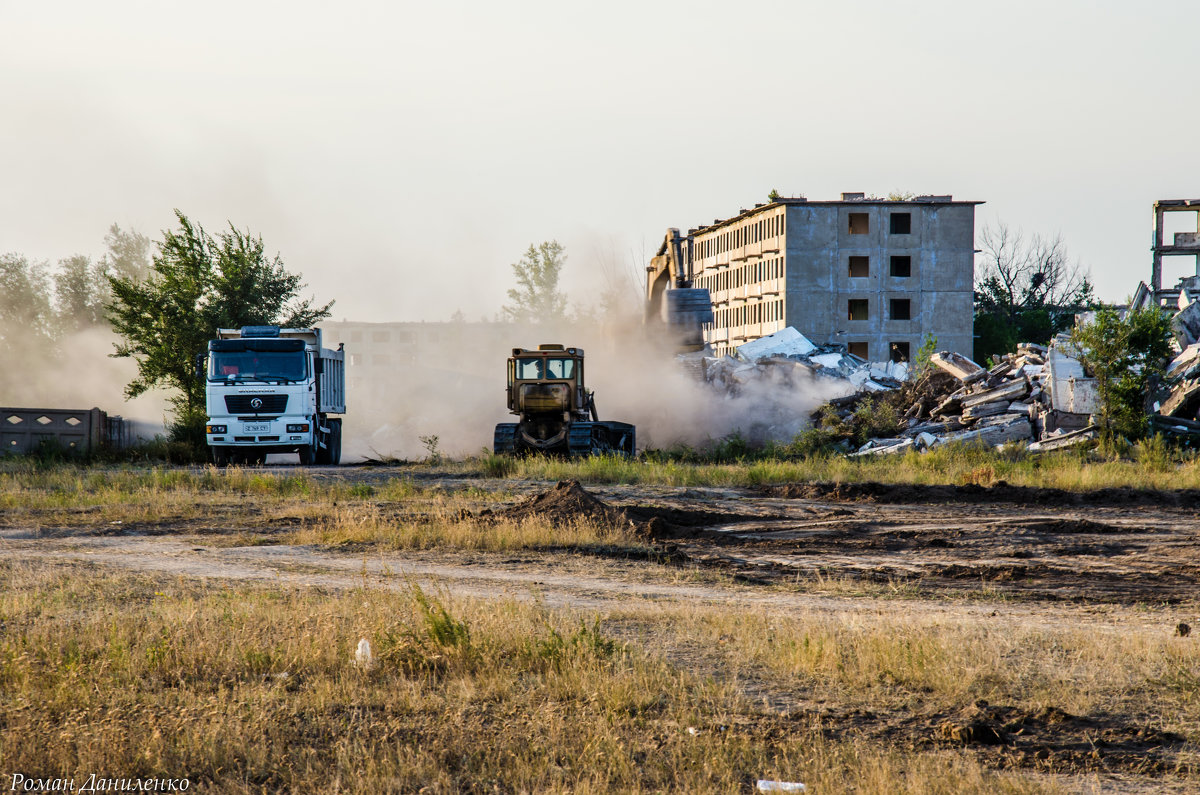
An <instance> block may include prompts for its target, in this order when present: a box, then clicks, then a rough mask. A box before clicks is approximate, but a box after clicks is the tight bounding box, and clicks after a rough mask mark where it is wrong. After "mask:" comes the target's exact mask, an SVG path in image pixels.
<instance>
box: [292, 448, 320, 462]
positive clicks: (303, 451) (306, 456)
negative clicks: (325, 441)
mask: <svg viewBox="0 0 1200 795" xmlns="http://www.w3.org/2000/svg"><path fill="white" fill-rule="evenodd" d="M296 452H297V453H299V454H300V466H302V467H310V466H312V465H313V464H315V463H317V448H316V446H315V445H311V444H306V445H301V447H300V449H299V450H297V451H296Z"/></svg>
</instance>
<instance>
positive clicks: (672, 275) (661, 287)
mask: <svg viewBox="0 0 1200 795" xmlns="http://www.w3.org/2000/svg"><path fill="white" fill-rule="evenodd" d="M691 245H692V238H691V236H690V235H689V236H688V237H684V236H683V235H681V234H680V233H679V230H678V229H674V228H672V229H668V230H667V234H666V236H665V237H664V238H663V242H662V244H661V245H660V246H659V247H658V252H657V254H655V256H654V257H653V258H652V259H651V260H650V264H649V265H648V266H647V267H646V317H645V322H646V324H647V325H653V324H662V325H663V326H665V329H664V331H665V334H666V336H667V338H668V339H670V340H671V341H672V342H673V344H674V347H675V350H676V352H677V353H691V352H694V351H698V350H701V349H703V348H704V324H705V323H711V322H712V320H713V310H712V297H711V296H710V295H709V293H708V290H705V289H703V288H699V287H693V286H692V284H693V282H694V277H693V274H692V253H691Z"/></svg>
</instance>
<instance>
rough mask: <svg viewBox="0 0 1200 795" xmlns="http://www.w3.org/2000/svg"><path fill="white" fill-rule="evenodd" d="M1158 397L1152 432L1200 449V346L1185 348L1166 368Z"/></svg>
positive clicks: (1199, 343) (1154, 405) (1192, 344)
mask: <svg viewBox="0 0 1200 795" xmlns="http://www.w3.org/2000/svg"><path fill="white" fill-rule="evenodd" d="M1177 317H1178V316H1177ZM1175 330H1176V334H1177V337H1176V338H1177V339H1178V333H1179V329H1178V327H1176V329H1175ZM1186 339H1187V338H1186V337H1185V341H1186ZM1159 397H1160V399H1159V400H1156V401H1154V404H1153V406H1152V408H1153V409H1154V410H1155V412H1156V413H1155V414H1152V415H1151V416H1150V427H1151V429H1152V430H1153V431H1154V432H1156V433H1161V434H1162V435H1163V436H1166V437H1168V438H1172V439H1174V440H1175V441H1177V442H1180V443H1182V444H1183V445H1185V446H1187V447H1200V422H1197V421H1196V420H1197V417H1200V342H1191V343H1190V344H1188V345H1186V347H1184V349H1183V352H1182V353H1180V354H1179V355H1178V356H1176V357H1175V358H1174V359H1173V360H1172V361H1171V364H1170V365H1168V366H1167V372H1166V378H1165V380H1164V382H1163V390H1162V393H1161V394H1160V395H1159Z"/></svg>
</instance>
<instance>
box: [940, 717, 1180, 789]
mask: <svg viewBox="0 0 1200 795" xmlns="http://www.w3.org/2000/svg"><path fill="white" fill-rule="evenodd" d="M930 729H931V730H932V731H931V736H932V738H933V740H934V742H935V743H939V744H940V743H951V744H955V745H969V746H975V747H980V746H1003V750H1002V751H1000V752H999V756H998V757H997V758H996V759H995V760H994V761H995V762H998V763H999V766H1001V767H1032V768H1035V769H1041V770H1046V771H1049V772H1056V773H1079V772H1092V771H1097V770H1101V771H1104V770H1106V771H1109V772H1112V771H1117V770H1120V771H1123V772H1137V773H1143V774H1144V773H1160V774H1161V773H1162V772H1164V771H1165V770H1167V769H1168V768H1169V764H1168V760H1169V759H1170V756H1171V754H1172V753H1173V752H1174V751H1177V750H1178V749H1179V748H1181V747H1182V746H1183V744H1184V742H1185V738H1184V737H1182V736H1181V735H1178V734H1175V733H1173V732H1165V731H1160V730H1158V729H1155V728H1152V727H1148V726H1142V725H1138V724H1135V723H1129V722H1125V721H1122V720H1121V719H1119V718H1116V717H1112V716H1105V717H1084V716H1078V715H1072V714H1070V713H1068V712H1064V711H1063V710H1061V709H1058V708H1057V707H1045V708H1043V709H1041V710H1037V711H1033V710H1023V709H1018V708H1015V707H1005V706H994V705H991V704H988V703H987V702H986V701H977V702H975V704H974V705H972V706H970V707H968V708H966V709H964V710H962V711H961V712H960V713H959V714H958V715H954V716H950V717H948V719H942V720H940V721H935V722H934V725H932V726H931V727H930Z"/></svg>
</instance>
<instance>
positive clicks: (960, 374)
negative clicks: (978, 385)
mask: <svg viewBox="0 0 1200 795" xmlns="http://www.w3.org/2000/svg"><path fill="white" fill-rule="evenodd" d="M929 362H930V364H933V365H934V366H936V367H938V368H940V369H942V370H944V371H946V372H947V373H949V374H950V375H952V376H954V377H955V378H957V379H958V380H959V381H963V382H967V383H969V382H972V381H977V380H979V379H980V378H983V377H984V376H985V375H987V370H985V369H983V368H982V367H980V366H979V365H978V364H976V363H975V362H973V361H971V360H970V359H968V358H967V357H966V356H963V355H962V354H961V353H955V352H954V351H938V352H937V353H935V354H933V356H931V357H929Z"/></svg>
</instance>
